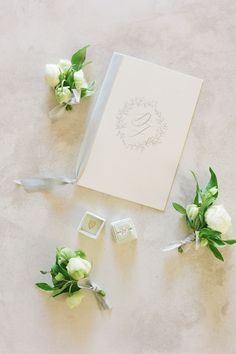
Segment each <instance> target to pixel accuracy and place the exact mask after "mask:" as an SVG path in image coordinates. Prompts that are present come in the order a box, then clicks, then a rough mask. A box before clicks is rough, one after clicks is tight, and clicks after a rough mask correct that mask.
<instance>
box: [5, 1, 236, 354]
mask: <svg viewBox="0 0 236 354" xmlns="http://www.w3.org/2000/svg"><path fill="white" fill-rule="evenodd" d="M0 16H1V21H0V43H1V55H0V69H1V85H0V101H1V103H0V107H1V130H0V156H1V163H0V182H1V183H0V188H1V197H0V206H1V213H0V218H1V242H0V264H1V281H0V306H1V309H0V319H1V321H0V322H1V328H0V337H1V340H0V352H1V354H54V353H55V354H62V353H68V354H77V353H79V354H101V353H104V354H120V353H122V354H157V353H158V354H159V353H160V354H165V353H168V354H195V353H196V354H200V353H201V354H212V353H214V354H220V353H227V354H231V353H236V336H235V331H236V330H235V328H236V322H235V315H236V302H235V292H236V284H235V277H236V248H234V249H233V248H231V249H227V250H225V252H224V255H225V256H226V258H227V260H226V261H225V263H224V264H221V263H219V262H217V261H216V260H215V259H213V257H212V256H211V255H209V254H208V253H207V252H204V250H203V251H199V252H198V253H187V254H186V255H182V256H180V255H177V254H175V253H173V254H162V253H161V252H160V249H161V248H162V247H163V246H164V245H166V243H167V242H168V241H170V240H172V239H175V238H178V237H181V235H182V234H183V232H185V231H186V230H185V229H184V227H183V226H182V225H181V222H180V221H179V217H178V215H177V213H176V212H175V211H174V210H172V207H171V201H172V200H176V201H180V202H183V203H186V202H188V201H189V199H188V198H189V197H190V196H191V194H192V193H193V188H194V185H193V181H192V179H191V176H190V174H189V173H188V171H189V170H190V169H193V170H196V171H198V172H199V174H200V176H201V178H200V179H201V181H202V183H204V182H205V181H206V179H207V177H208V174H207V168H208V166H209V165H212V167H214V168H215V170H216V171H217V173H218V176H219V180H220V187H221V189H220V200H221V201H223V202H224V204H225V207H227V209H228V210H229V212H230V213H231V215H232V218H233V219H234V222H235V223H236V212H235V198H236V187H235V181H236V165H235V153H236V143H235V141H236V140H235V134H236V123H235V119H236V113H235V112H236V99H235V97H236V60H235V59H236V3H235V1H234V0H224V1H222V0H215V1H209V0H199V1H197V0H188V1H185V0H173V1H172V0H169V1H166V0H160V1H154V0H153V1H151V0H126V1H109V0H101V1H95V0H94V1H91V0H86V1H82V0H80V1H78V0H77V1H76V0H74V1H72V0H67V1H62V0H57V1H55V0H52V1H42V0H41V1H40V0H34V1H33V0H32V1H28V0H20V1H17V0H15V1H13V0H9V1H3V0H1V1H0ZM87 43H90V44H91V45H92V47H91V49H90V50H89V57H90V58H91V59H92V60H93V61H94V64H93V65H91V66H90V67H88V68H87V75H89V76H90V77H91V78H96V80H97V83H98V86H100V84H101V82H102V79H103V77H104V73H105V71H106V68H107V65H108V62H109V59H110V57H111V54H112V51H113V50H116V51H120V52H123V53H126V54H130V55H134V56H138V57H140V58H142V59H146V60H150V61H152V62H155V63H158V64H161V65H164V66H167V67H169V68H171V69H176V70H179V71H183V72H185V73H188V74H192V75H196V76H199V77H202V78H203V79H204V85H203V89H202V92H201V96H200V100H199V103H198V106H197V110H196V114H195V117H194V120H193V123H192V125H191V129H190V133H189V136H188V139H187V143H186V146H185V149H184V153H183V156H182V159H181V162H180V165H179V168H178V171H177V176H176V179H175V182H174V185H173V188H172V191H171V195H170V200H169V202H168V205H167V209H166V211H165V212H164V213H162V212H158V211H155V210H152V209H149V208H146V207H142V206H139V205H135V204H132V203H129V202H126V201H122V200H118V199H115V198H112V197H108V196H105V195H102V194H99V193H96V192H92V191H88V190H85V189H83V188H79V187H77V188H75V187H71V186H69V187H65V188H61V189H58V190H57V191H55V192H54V193H53V194H26V193H25V192H24V191H23V190H22V189H19V188H17V187H16V186H15V185H14V184H13V183H12V180H13V179H15V178H17V177H24V176H32V175H35V176H37V175H48V176H54V175H57V176H59V175H65V176H72V175H73V172H74V167H75V161H76V156H77V153H78V150H79V146H80V143H81V138H82V136H83V134H84V131H85V124H86V120H87V117H88V115H89V112H90V111H91V109H92V106H93V104H94V102H95V99H96V96H95V97H93V98H92V99H88V100H87V101H84V102H83V103H82V104H81V105H80V106H79V107H77V109H76V110H74V113H71V114H70V115H68V116H67V117H65V118H64V119H63V120H62V121H60V122H58V123H56V124H54V125H52V124H50V122H49V120H48V118H47V112H48V109H49V107H52V106H53V105H54V99H53V97H51V96H50V94H49V91H48V87H47V86H46V84H45V82H44V80H43V74H44V65H45V64H46V63H50V62H52V63H53V62H57V60H58V59H59V58H63V57H69V56H70V55H71V54H72V53H73V52H74V51H75V50H76V49H77V48H79V47H80V46H83V45H84V44H87ZM170 149H171V146H170ZM114 173H115V171H114ZM86 210H90V211H93V212H95V213H98V214H100V215H102V216H105V217H106V218H107V226H106V229H105V232H104V235H103V236H102V237H101V238H100V239H99V240H98V241H96V242H95V241H92V240H91V241H90V240H86V239H83V240H82V239H81V240H78V238H77V235H76V227H77V225H78V223H79V221H80V219H81V217H82V215H83V213H84V212H85V211H86ZM126 216H131V217H132V218H133V219H134V222H135V224H136V226H137V230H138V236H139V240H138V243H137V245H134V244H128V245H126V246H125V245H124V246H118V245H115V244H114V243H113V242H111V237H110V227H109V223H110V222H111V221H113V220H116V219H118V218H122V217H126ZM235 230H236V229H235V226H234V227H233V228H232V236H233V235H235V234H234V232H235ZM79 244H80V246H81V247H83V248H84V249H85V250H86V251H87V253H88V255H89V257H90V258H91V259H93V261H94V263H95V266H96V269H95V270H94V279H96V281H97V282H98V283H101V284H102V285H103V286H104V288H105V289H106V290H107V292H108V294H109V296H110V299H111V301H112V304H113V306H114V309H113V311H112V313H111V314H108V313H104V314H102V313H100V312H99V311H98V309H97V307H96V303H95V301H94V299H93V298H92V297H87V298H86V299H85V300H84V302H83V305H82V306H81V307H80V308H78V309H76V310H74V311H70V310H69V309H67V307H66V305H65V304H64V302H63V301H62V300H61V301H60V300H59V298H58V301H52V300H49V299H48V298H47V295H45V294H43V293H41V292H40V291H38V290H37V289H35V287H34V283H35V282H36V281H41V280H43V276H41V275H40V274H39V269H42V268H43V269H44V268H48V267H49V265H50V264H51V262H52V261H53V254H54V250H55V248H56V247H57V246H59V245H67V246H71V247H77V246H78V245H79Z"/></svg>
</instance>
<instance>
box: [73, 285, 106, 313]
mask: <svg viewBox="0 0 236 354" xmlns="http://www.w3.org/2000/svg"><path fill="white" fill-rule="evenodd" d="M77 285H78V287H79V288H81V289H85V290H88V291H92V293H93V294H94V296H95V299H96V301H97V304H98V307H99V308H100V310H111V305H110V304H109V302H108V301H107V299H106V296H105V295H102V289H101V288H100V287H99V286H98V285H97V284H95V283H94V282H92V281H91V280H90V279H89V278H85V279H82V280H79V281H78V283H77Z"/></svg>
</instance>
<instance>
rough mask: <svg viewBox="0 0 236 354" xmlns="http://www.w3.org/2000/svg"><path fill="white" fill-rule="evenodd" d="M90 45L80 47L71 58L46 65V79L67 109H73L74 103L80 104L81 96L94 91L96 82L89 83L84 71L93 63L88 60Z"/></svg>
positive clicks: (88, 94)
mask: <svg viewBox="0 0 236 354" xmlns="http://www.w3.org/2000/svg"><path fill="white" fill-rule="evenodd" d="M88 47H89V46H88V45H87V46H85V47H83V48H81V49H79V50H78V51H77V52H75V53H74V54H73V55H72V57H71V59H70V60H68V59H61V60H60V61H59V63H58V64H47V65H46V73H45V77H46V80H47V82H48V84H49V86H51V87H52V88H53V90H54V93H55V97H56V99H57V101H58V103H59V104H61V105H64V106H65V109H66V110H71V109H72V105H74V104H78V103H79V102H80V99H81V98H83V97H88V96H91V95H92V94H93V93H94V84H95V82H94V81H93V82H91V83H89V84H88V82H87V80H86V79H85V76H84V72H83V68H84V67H85V66H86V65H88V64H90V63H92V62H91V61H86V54H87V48H88Z"/></svg>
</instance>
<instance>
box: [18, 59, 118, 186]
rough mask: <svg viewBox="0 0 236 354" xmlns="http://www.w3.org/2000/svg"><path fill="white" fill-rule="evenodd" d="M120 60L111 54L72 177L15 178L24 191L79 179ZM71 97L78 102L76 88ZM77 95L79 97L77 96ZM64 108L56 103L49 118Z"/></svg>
mask: <svg viewBox="0 0 236 354" xmlns="http://www.w3.org/2000/svg"><path fill="white" fill-rule="evenodd" d="M121 60H122V55H120V54H119V53H114V54H113V56H112V60H111V62H110V65H109V67H108V70H107V73H106V76H105V79H104V81H103V84H102V87H101V90H100V93H99V96H98V99H97V102H96V104H95V107H94V110H93V114H92V116H91V118H90V120H89V123H88V126H87V129H86V134H85V136H84V139H83V143H82V144H81V148H80V151H79V156H78V160H77V164H76V171H75V177H74V178H71V179H70V178H69V179H68V178H44V177H35V178H25V179H17V180H15V181H14V182H15V183H16V184H18V185H20V186H22V187H23V188H24V189H25V191H26V192H42V191H43V192H44V191H50V190H51V189H52V188H53V187H54V186H56V185H66V184H76V183H77V181H78V180H79V178H80V176H81V174H82V173H83V171H84V168H85V166H86V163H87V161H88V157H89V154H90V151H91V147H92V142H93V140H94V138H95V135H96V132H97V129H98V125H99V122H100V119H101V117H102V113H103V111H104V109H105V106H106V102H107V99H108V97H109V95H110V92H111V89H112V85H113V83H114V80H115V77H116V73H117V70H118V68H119V66H120V63H121ZM74 91H76V92H73V98H72V101H71V103H70V104H72V105H73V104H78V103H79V97H80V93H79V92H78V91H77V90H74ZM78 95H79V97H78ZM65 109H66V105H58V106H56V107H55V108H53V110H52V111H51V112H52V113H51V119H52V120H57V119H59V118H60V116H61V115H62V114H63V113H64V111H65Z"/></svg>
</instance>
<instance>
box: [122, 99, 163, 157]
mask: <svg viewBox="0 0 236 354" xmlns="http://www.w3.org/2000/svg"><path fill="white" fill-rule="evenodd" d="M116 130H117V135H118V136H119V138H120V139H121V141H122V142H123V144H124V145H125V146H126V147H127V148H130V149H135V150H139V151H143V150H144V149H145V148H147V147H150V146H152V145H156V144H160V143H161V141H162V138H163V136H164V135H165V133H166V130H167V124H166V122H165V120H164V118H163V117H162V114H161V112H160V111H159V110H158V104H157V102H155V101H147V100H145V99H144V98H143V97H134V98H132V99H130V100H129V101H127V102H126V103H125V104H124V106H123V107H122V108H121V109H120V110H119V112H118V114H117V117H116Z"/></svg>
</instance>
